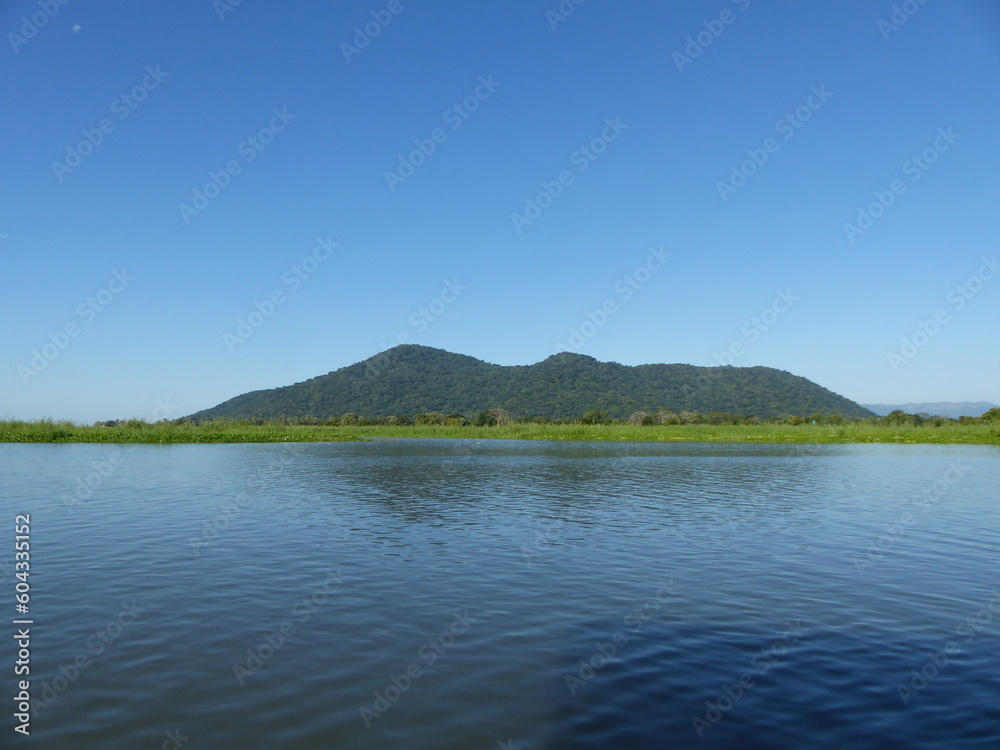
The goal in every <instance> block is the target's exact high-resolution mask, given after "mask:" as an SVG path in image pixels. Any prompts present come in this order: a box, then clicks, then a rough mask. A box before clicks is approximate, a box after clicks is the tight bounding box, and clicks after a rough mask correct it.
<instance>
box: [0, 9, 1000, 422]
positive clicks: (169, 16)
mask: <svg viewBox="0 0 1000 750" xmlns="http://www.w3.org/2000/svg"><path fill="white" fill-rule="evenodd" d="M904 5H906V4H905V3H904ZM892 6H893V3H890V2H872V1H871V0H844V1H842V2H836V3H834V2H829V3H790V2H786V3H774V2H763V0H749V2H748V0H736V1H731V0H714V1H712V2H682V3H663V2H631V3H611V2H606V1H605V0H587V1H586V2H583V4H581V5H579V6H578V7H576V6H574V4H573V3H570V2H567V3H563V8H569V7H575V10H574V12H573V13H572V14H570V15H566V16H564V17H563V18H560V17H557V16H555V15H552V14H547V11H553V10H554V11H556V12H558V9H559V7H560V5H559V3H558V2H557V1H556V0H550V1H548V2H541V1H539V2H533V1H532V2H503V3H500V2H494V3H468V2H438V3H432V2H429V1H428V0H400V2H398V3H390V2H388V0H386V2H382V0H377V1H376V2H367V1H360V0H342V1H341V2H336V3H329V2H295V3H267V2H264V1H263V0H244V1H243V2H242V3H240V4H238V5H236V4H235V2H234V0H224V2H218V3H214V4H213V2H212V0H177V1H176V2H171V3H161V4H156V5H155V7H153V6H150V5H149V4H147V3H124V2H118V3H86V2H83V0H73V1H71V2H69V3H67V4H66V5H59V4H58V3H56V2H54V1H53V2H52V3H51V5H48V4H46V3H45V2H42V3H39V2H37V0H36V1H35V2H28V1H24V2H22V1H13V2H6V3H3V4H2V6H0V29H2V31H3V33H4V37H5V38H4V40H2V45H0V58H2V60H3V64H2V68H0V77H2V78H0V80H2V92H3V106H4V109H5V117H4V128H3V137H2V139H0V153H2V164H3V179H2V180H0V235H3V236H2V237H0V263H2V268H3V274H2V277H0V278H2V281H0V283H2V295H0V305H2V319H3V327H2V330H3V338H2V346H0V357H2V366H0V382H2V388H0V393H2V395H0V415H10V416H16V417H19V418H37V417H43V416H51V417H54V418H68V419H74V420H78V421H83V422H90V421H93V420H96V419H109V418H116V417H127V416H140V417H146V418H151V417H152V416H154V409H155V407H156V402H157V399H160V400H164V401H167V402H169V403H170V404H172V405H173V407H174V413H173V416H180V415H183V414H188V413H191V412H193V411H196V410H198V409H202V408H206V407H209V406H212V405H214V404H216V403H218V402H220V401H223V400H225V399H227V398H230V397H232V396H234V395H237V394H239V393H243V392H246V391H249V390H256V389H262V388H270V387H274V386H279V385H286V384H290V383H293V382H298V381H301V380H304V379H306V378H309V377H313V376H315V375H319V374H322V373H326V372H328V371H331V370H334V369H337V368H339V367H343V366H345V365H349V364H352V363H354V362H357V361H360V360H363V359H365V358H367V357H370V356H372V355H373V354H375V353H377V352H378V351H380V350H382V349H385V348H388V346H390V345H392V344H394V343H396V342H397V341H398V340H399V338H400V334H408V335H409V337H410V338H409V339H407V340H408V341H409V342H410V343H419V344H425V345H428V346H435V347H441V348H444V349H448V350H450V351H454V352H460V353H463V354H469V355H472V356H475V357H478V358H481V359H484V360H487V361H490V362H496V363H500V364H527V363H532V362H536V361H539V360H541V359H544V358H545V357H547V356H549V355H550V354H553V353H554V352H555V351H556V350H557V349H558V347H559V346H560V345H563V346H564V347H565V348H568V349H571V350H575V351H580V352H582V353H585V354H589V355H592V356H594V357H597V358H598V359H601V360H610V361H617V362H622V363H625V364H640V363H648V362H687V363H693V364H698V365H711V364H716V363H718V362H719V361H727V362H728V361H732V363H733V364H735V365H738V366H749V365H767V366H770V367H777V368H780V369H784V370H788V371H791V372H793V373H796V374H799V375H803V376H805V377H808V378H810V379H812V380H815V381H816V382H818V383H820V384H822V385H824V386H826V387H828V388H830V389H832V390H834V391H836V392H838V393H841V394H843V395H846V396H848V397H849V398H852V399H855V400H857V401H861V402H906V401H924V400H934V401H937V400H990V401H994V402H1000V381H998V378H997V375H996V374H997V372H998V371H1000V350H998V346H997V331H998V330H1000V304H998V303H1000V273H997V272H996V271H994V270H992V268H991V266H989V265H988V264H987V265H985V266H984V265H983V261H982V260H981V259H982V258H983V257H986V258H987V259H991V258H993V257H994V255H995V254H997V253H1000V235H998V231H997V230H998V225H1000V211H998V206H1000V180H998V175H1000V95H998V94H1000V8H998V6H997V4H996V3H994V2H990V1H989V0H948V1H947V2H945V1H944V0H929V1H928V2H926V3H925V4H923V5H921V4H919V3H917V2H916V1H915V0H913V2H911V3H910V4H909V5H908V6H907V7H908V8H909V9H910V10H915V12H914V13H912V15H905V14H904V16H903V18H905V23H903V24H893V26H892V27H890V26H889V25H887V23H882V24H881V25H880V21H884V22H888V23H893V22H892V14H893V7H892ZM46 8H47V9H46ZM53 11H54V12H53ZM393 11H396V12H393ZM373 14H374V16H373ZM220 16H221V17H220ZM25 19H27V21H28V24H27V27H26V28H25V26H26V25H25ZM379 19H381V20H379ZM386 19H390V20H389V22H388V23H387V24H386V23H385V21H386ZM899 20H902V19H901V18H900V17H899V16H897V18H896V21H897V22H898V21H899ZM40 21H44V25H42V26H40V27H38V26H36V22H40ZM727 21H728V22H727ZM367 22H371V24H370V25H369V30H370V31H374V30H375V29H376V28H378V30H379V33H378V35H377V36H375V37H374V38H370V39H368V38H366V37H362V38H358V39H357V47H356V48H355V49H351V48H350V47H345V46H343V45H344V44H345V43H346V44H348V45H352V46H353V45H354V42H355V37H356V32H355V27H359V26H360V27H362V31H363V30H364V29H363V27H364V26H365V24H366V23H367ZM553 27H554V28H553ZM702 32H703V33H702ZM700 33H701V37H700V40H699V38H698V37H699V34H700ZM688 37H692V41H691V43H693V44H694V46H693V47H690V49H688V48H689V46H690V45H689V40H688ZM709 40H710V42H711V43H710V44H708V45H707V46H703V43H704V42H707V41H709ZM699 42H701V43H699ZM362 45H364V46H363V47H362ZM686 53H691V54H690V57H689V58H688V59H684V58H682V57H679V56H678V54H679V55H686ZM695 53H700V54H698V55H697V57H695V56H694V55H695ZM347 58H350V60H349V61H348V59H347ZM484 82H485V83H484ZM816 92H819V93H816ZM123 95H124V97H125V98H123ZM469 97H472V98H471V99H470V98H469ZM140 99H141V101H139V100H140ZM463 102H465V103H463ZM455 105H458V107H459V108H458V109H457V110H456V109H455V108H454V107H455ZM275 112H278V113H283V114H282V116H281V117H278V116H277V115H276V114H275ZM796 112H798V114H796ZM789 114H791V117H792V119H791V121H789V120H788V119H786V117H787V115H789ZM102 120H103V122H102ZM609 121H610V122H611V123H617V124H616V125H615V126H614V127H611V126H609V125H608V124H607V123H608V122H609ZM102 125H103V126H104V132H101V126H102ZM436 129H440V130H438V132H436V133H435V130H436ZM949 129H950V130H949ZM261 130H264V133H263V134H260V131H261ZM88 133H89V136H90V139H91V140H94V141H96V140H98V139H99V140H100V142H99V143H98V145H96V146H94V147H93V148H90V147H89V144H88V143H86V137H87V134H88ZM941 133H944V134H946V135H941ZM258 134H259V138H260V140H256V139H257V138H258ZM435 136H436V139H435ZM251 137H253V138H254V139H255V140H254V141H250V140H248V139H250V138H251ZM768 139H773V140H770V141H769V140H768ZM81 141H84V144H83V146H82V148H81V146H80V142H81ZM417 142H422V145H423V149H424V150H425V151H430V150H431V147H433V153H431V154H430V155H429V156H426V157H425V156H424V155H423V154H420V153H419V152H418V153H417V154H416V155H415V156H416V158H414V159H412V160H411V159H410V156H409V155H410V153H411V152H413V151H414V150H415V149H418V143H417ZM581 147H586V148H587V151H586V153H585V152H583V151H580V150H579V149H581ZM748 151H749V152H750V154H749V155H748ZM925 152H927V153H926V157H924V156H920V155H921V154H924V153H925ZM588 154H589V156H588ZM915 155H916V156H919V157H920V159H921V161H920V162H919V163H918V162H914V161H912V159H913V157H914V156H915ZM754 156H756V158H757V160H758V161H760V162H763V163H762V164H760V165H759V166H758V165H757V164H754V163H753V162H752V161H751V162H750V163H749V164H747V165H746V167H745V168H742V169H741V165H742V164H743V162H745V161H747V160H748V159H752V158H753V157H754ZM765 157H766V161H765V160H764V159H765ZM925 158H926V159H927V160H928V161H924V159H925ZM401 159H403V160H404V161H406V162H410V161H412V162H415V163H416V164H417V166H416V167H415V168H413V171H412V174H411V173H410V171H409V166H412V165H405V164H404V168H403V169H402V170H401V171H400V163H401ZM930 161H933V163H928V162H930ZM230 162H232V164H230ZM74 165H76V166H74ZM227 165H229V166H232V167H233V170H232V171H233V174H223V173H225V170H226V168H227ZM734 165H735V168H736V169H737V170H739V171H745V172H747V173H750V172H753V174H751V175H750V176H749V177H745V175H743V174H739V177H738V178H736V179H735V181H731V182H730V183H729V188H726V187H720V183H723V181H726V180H733V177H732V175H733V168H734ZM392 171H396V174H397V176H396V177H395V178H393V177H387V173H388V172H392ZM210 173H216V174H217V181H218V182H222V183H225V186H224V187H222V188H221V189H218V190H216V189H215V188H214V186H213V187H210V188H208V190H207V193H208V194H209V196H210V199H209V200H207V203H205V202H201V203H193V201H194V199H195V191H196V190H202V191H204V190H205V186H206V183H209V181H210V179H211V178H210ZM561 173H564V174H561ZM220 174H222V175H223V176H219V175H220ZM560 176H562V177H563V178H564V181H563V183H562V184H559V181H560ZM744 177H745V184H743V183H742V178H744ZM401 178H402V179H401ZM894 182H895V187H896V188H897V190H896V193H895V194H894V193H893V187H894ZM543 183H544V184H547V185H548V186H549V187H548V191H549V192H550V193H557V194H558V195H557V196H556V197H555V198H552V199H550V198H549V197H548V196H545V197H542V198H541V199H540V202H541V203H542V204H543V205H544V208H543V209H542V210H541V211H540V214H539V213H535V212H534V211H532V212H530V213H526V211H527V210H528V209H527V208H526V201H527V200H528V199H529V198H530V199H532V200H533V201H534V200H536V199H537V198H538V196H539V194H540V193H542V192H543V190H545V188H543ZM737 185H738V187H734V186H737ZM876 193H879V194H881V195H882V200H883V202H886V203H888V202H890V198H891V204H892V205H890V206H889V207H888V208H887V209H884V210H880V207H878V206H876V208H875V210H874V213H876V214H880V216H879V217H878V218H877V219H875V220H874V221H873V222H872V223H871V224H870V226H867V228H865V227H860V226H859V228H860V229H863V231H862V232H857V231H854V230H849V229H848V230H845V224H855V225H858V221H859V218H858V212H859V209H861V208H866V207H868V206H869V205H870V204H872V203H873V202H875V201H876V195H875V194H876ZM182 204H187V205H189V206H191V208H190V209H185V208H183V207H182ZM198 206H200V208H199V207H198ZM195 211H197V213H195ZM512 214H520V215H522V216H524V217H525V220H522V219H519V218H517V217H513V218H512ZM532 217H535V218H533V219H532ZM529 219H530V222H529V221H528V220H529ZM867 223H868V222H866V221H862V224H866V225H867ZM849 235H850V236H849ZM320 237H321V238H325V239H324V242H326V243H336V244H337V245H339V247H337V248H335V249H334V250H332V251H329V250H327V249H324V247H323V246H319V247H318V246H317V238H320ZM317 247H318V250H317ZM651 248H662V250H661V252H662V253H669V257H668V258H666V259H665V260H657V259H656V258H655V257H652V258H651V256H650V249H651ZM314 253H315V257H319V258H321V259H322V260H321V261H320V260H315V259H314V260H311V261H306V260H305V259H306V258H308V257H310V256H314ZM647 261H648V262H649V264H650V266H651V267H654V268H655V269H656V270H654V271H652V272H647V271H646V270H638V275H637V276H636V273H637V269H641V268H642V267H643V266H644V264H646V263H647ZM304 262H305V265H303V263H304ZM296 266H298V267H299V270H298V271H296ZM116 272H117V273H118V274H119V277H121V278H117V277H115V276H114V274H115V273H116ZM977 273H979V274H981V276H982V277H983V278H986V279H987V280H985V281H977V282H974V283H973V285H972V287H971V288H968V289H965V290H964V291H963V290H962V289H959V285H964V284H966V282H967V280H968V279H969V278H970V277H973V276H975V275H976V274H977ZM994 274H995V275H996V278H992V276H993V275H994ZM630 276H631V277H632V280H631V281H630V280H629V278H628V277H630ZM129 277H134V278H131V279H130V278H129ZM987 277H990V278H987ZM122 279H124V282H123V281H122ZM640 281H641V282H642V283H639V282H640ZM448 283H450V284H451V285H452V286H453V287H455V286H456V285H457V289H458V291H457V293H456V292H455V291H454V290H453V289H449V288H448ZM463 287H465V288H464V289H463ZM276 290H277V292H276V295H277V298H278V299H279V300H280V301H281V303H280V304H276V305H275V306H274V310H273V314H272V315H270V316H269V317H266V318H264V317H263V316H262V315H260V316H259V317H257V316H254V317H253V320H252V321H249V322H250V323H259V324H260V325H258V326H257V327H255V328H252V329H246V328H244V329H243V331H242V333H243V334H245V333H247V332H248V330H252V335H250V336H249V337H246V338H245V340H243V341H242V342H237V343H234V339H233V338H232V337H234V336H237V335H240V332H239V331H238V325H239V321H240V319H241V318H244V319H246V318H247V317H248V316H249V315H250V314H251V313H253V312H254V310H255V303H256V302H261V303H264V301H265V300H267V299H268V298H269V296H270V295H271V294H272V293H273V292H275V291H276ZM973 290H974V291H973ZM779 292H780V293H781V294H782V295H784V296H783V297H781V296H779ZM788 299H790V300H791V302H790V303H789V301H788ZM88 300H93V303H91V302H89V301H88ZM102 300H103V302H104V303H107V302H109V301H110V304H102ZM608 300H610V303H609V307H608V308H606V309H607V310H610V314H608V313H607V312H601V313H599V314H595V315H593V316H592V317H593V318H595V319H597V321H598V322H600V323H602V325H595V324H593V323H590V322H589V321H590V318H589V317H588V313H589V312H595V313H596V312H597V311H600V310H601V308H602V306H604V305H605V304H606V303H607V301H608ZM261 307H263V308H265V310H268V305H267V304H262V305H261ZM98 308H100V309H98ZM421 308H424V309H425V310H426V314H425V313H424V312H422V311H421ZM766 311H770V312H766ZM939 311H943V312H939ZM602 315H605V316H606V317H605V318H602ZM935 315H938V316H939V320H938V321H934V320H933V319H934V317H935ZM432 317H433V318H434V319H433V320H430V318H432ZM755 317H756V318H757V320H756V321H755ZM921 321H925V322H927V321H930V324H929V325H927V326H924V328H926V329H927V332H929V333H932V334H933V335H927V332H924V331H921V324H920V322H921ZM67 327H69V331H70V332H73V333H75V335H69V334H68V333H66V331H67ZM574 329H576V330H577V331H578V332H579V335H577V336H573V335H572V332H573V330H574ZM227 333H228V334H231V337H229V338H227V337H226V334H227ZM915 335H916V341H915V342H913V343H914V346H913V348H912V349H906V348H905V347H904V345H903V339H904V338H909V339H910V340H911V342H912V341H913V338H914V336H915ZM734 343H736V344H739V345H742V348H740V346H737V347H736V351H737V356H734V357H732V359H731V360H730V359H727V358H726V357H722V358H720V357H719V356H718V355H720V354H721V353H724V352H727V351H728V350H729V349H730V347H731V346H732V345H733V344H734ZM60 345H63V348H59V347H60ZM46 347H48V348H46ZM891 353H896V355H897V356H898V358H897V359H892V360H891V358H890V356H889V355H890V354H891ZM900 358H902V359H904V360H905V361H902V362H900ZM33 362H34V364H32V363H33ZM41 365H44V368H43V367H41ZM156 416H159V415H156Z"/></svg>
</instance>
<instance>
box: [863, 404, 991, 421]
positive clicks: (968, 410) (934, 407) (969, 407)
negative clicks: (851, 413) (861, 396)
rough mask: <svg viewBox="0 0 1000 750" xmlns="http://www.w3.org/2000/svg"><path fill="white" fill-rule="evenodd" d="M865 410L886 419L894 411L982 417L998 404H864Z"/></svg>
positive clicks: (942, 415)
mask: <svg viewBox="0 0 1000 750" xmlns="http://www.w3.org/2000/svg"><path fill="white" fill-rule="evenodd" d="M862 406H864V408H866V409H870V410H871V411H873V412H875V413H876V414H878V415H879V416H880V417H884V416H885V415H886V414H888V413H889V412H892V411H896V410H897V409H898V410H899V411H905V412H906V413H907V414H930V415H931V416H933V417H951V418H952V419H958V418H959V417H981V416H982V415H983V414H984V413H985V412H988V411H989V410H990V409H996V408H997V405H996V404H991V403H990V402H989V401H940V402H936V403H927V404H862Z"/></svg>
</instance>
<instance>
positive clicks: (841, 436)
mask: <svg viewBox="0 0 1000 750" xmlns="http://www.w3.org/2000/svg"><path fill="white" fill-rule="evenodd" d="M366 438H473V439H476V440H483V439H508V440H581V441H629V440H632V441H642V442H657V441H664V442H666V441H691V442H731V443H739V442H756V443H940V444H968V445H1000V424H988V423H986V424H982V423H981V424H957V423H950V424H944V425H940V426H933V425H919V426H917V425H886V424H877V423H871V422H849V423H846V424H843V425H811V424H801V425H788V424H761V425H665V426H642V425H583V424H563V425H552V424H518V423H510V424H506V425H503V426H493V427H472V426H458V425H447V426H445V425H424V426H400V427H392V426H382V425H378V426H359V427H328V426H321V425H316V426H312V425H277V424H264V425H251V424H247V423H240V422H208V423H202V424H200V425H197V426H195V425H192V424H169V423H158V424H145V423H143V422H135V421H130V422H127V423H124V424H121V425H116V426H113V427H91V426H83V425H76V424H73V423H71V422H49V421H40V422H0V442H3V443H157V444H167V443H275V442H336V441H345V440H346V441H356V440H364V439H366Z"/></svg>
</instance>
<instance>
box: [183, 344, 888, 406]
mask: <svg viewBox="0 0 1000 750" xmlns="http://www.w3.org/2000/svg"><path fill="white" fill-rule="evenodd" d="M494 407H501V408H504V409H506V410H508V411H509V412H511V413H512V414H514V415H515V416H521V417H537V418H543V419H567V418H569V419H572V418H577V417H579V416H580V415H581V414H583V412H585V411H587V410H589V409H599V410H602V411H604V412H606V413H607V414H608V415H609V416H610V417H612V418H615V419H624V418H627V417H628V416H629V415H630V414H632V413H634V412H636V411H641V410H656V409H660V408H662V409H667V410H670V411H674V412H680V411H682V410H688V411H697V412H702V413H707V412H726V413H731V414H747V415H756V416H758V417H760V418H774V417H785V416H789V415H797V416H807V415H809V414H813V413H834V414H841V415H843V416H844V417H846V418H859V417H870V416H873V414H872V412H870V411H869V410H867V409H865V408H864V407H862V406H860V405H859V404H857V403H855V402H853V401H850V400H849V399H847V398H845V397H843V396H840V395H838V394H836V393H833V392H832V391H829V390H827V389H826V388H823V387H822V386H820V385H818V384H816V383H813V382H812V381H810V380H807V379H806V378H803V377H801V376H798V375H793V374H791V373H789V372H786V371H784V370H777V369H775V368H770V367H760V366H757V367H732V366H722V367H698V366H695V365H688V364H680V363H675V364H643V365H622V364H619V363H617V362H601V361H599V360H597V359H595V358H594V357H591V356H589V355H586V354H576V353H573V352H560V353H558V354H553V355H551V356H549V357H547V358H545V359H544V360H542V361H540V362H536V363H534V364H530V365H497V364H491V363H488V362H484V361H483V360H480V359H476V358H475V357H471V356H469V355H466V354H455V353H453V352H448V351H445V350H444V349H435V348H432V347H427V346H420V345H416V344H403V345H400V346H396V347H393V348H392V349H388V350H386V351H383V352H380V353H378V354H376V355H374V356H372V357H369V358H368V359H366V360H363V361H361V362H356V363H355V364H352V365H347V366H345V367H342V368H340V369H338V370H332V371H330V372H328V373H326V374H325V375H319V376H316V377H314V378H309V379H308V380H304V381H302V382H300V383H295V384H292V385H287V386H281V387H278V388H271V389H266V390H259V391H251V392H249V393H244V394H241V395H239V396H236V397H234V398H231V399H229V400H227V401H224V402H222V403H220V404H218V405H216V406H214V407H211V408H209V409H203V410H202V411H199V412H196V413H194V414H192V415H190V416H189V417H188V418H189V419H193V420H208V419H219V418H227V419H254V418H260V419H272V418H280V417H306V416H312V417H316V418H317V419H321V420H324V419H331V418H334V417H340V416H342V415H344V414H347V413H355V414H358V415H362V416H365V417H370V418H371V417H388V416H395V415H407V416H411V417H412V416H414V415H415V414H419V413H428V412H441V413H445V414H450V413H458V414H470V413H478V412H480V411H484V410H487V409H491V408H494Z"/></svg>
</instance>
